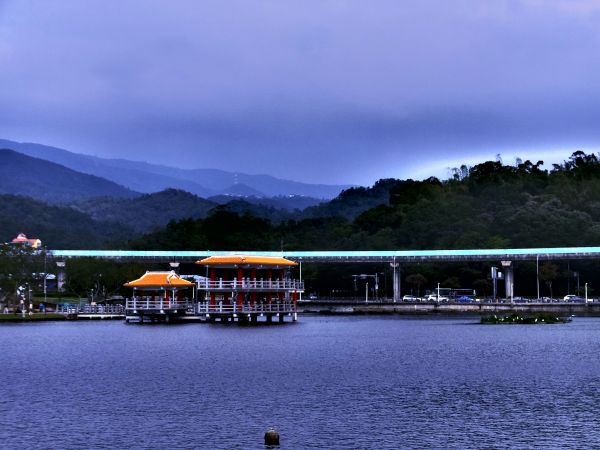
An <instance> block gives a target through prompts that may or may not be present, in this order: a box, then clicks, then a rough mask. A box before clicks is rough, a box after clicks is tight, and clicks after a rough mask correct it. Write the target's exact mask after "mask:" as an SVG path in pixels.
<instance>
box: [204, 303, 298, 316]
mask: <svg viewBox="0 0 600 450" xmlns="http://www.w3.org/2000/svg"><path fill="white" fill-rule="evenodd" d="M194 312H195V313H196V314H288V313H289V314H292V313H295V312H296V306H295V305H294V303H293V302H289V301H285V302H273V303H270V304H269V303H258V302H257V303H255V304H253V305H252V304H247V303H245V304H243V305H241V306H240V305H237V304H236V303H235V302H233V303H223V302H219V303H217V304H215V305H211V304H210V302H200V303H197V304H196V307H195V309H194Z"/></svg>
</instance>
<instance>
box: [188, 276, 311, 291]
mask: <svg viewBox="0 0 600 450" xmlns="http://www.w3.org/2000/svg"><path fill="white" fill-rule="evenodd" d="M198 289H201V290H209V291H214V290H219V289H223V290H238V289H254V290H290V291H303V290H304V282H302V281H297V280H269V279H267V280H265V279H262V278H261V279H258V280H257V279H250V278H243V279H242V280H223V279H218V280H214V281H211V280H206V281H199V282H198Z"/></svg>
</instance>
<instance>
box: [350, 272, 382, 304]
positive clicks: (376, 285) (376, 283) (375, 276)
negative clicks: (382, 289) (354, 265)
mask: <svg viewBox="0 0 600 450" xmlns="http://www.w3.org/2000/svg"><path fill="white" fill-rule="evenodd" d="M352 276H353V277H354V289H355V290H356V279H357V278H360V279H361V280H366V279H367V278H369V277H371V278H374V279H375V294H374V295H375V298H377V294H378V291H379V273H377V272H375V273H374V274H366V273H361V274H360V275H352ZM368 285H369V283H368V282H367V286H368Z"/></svg>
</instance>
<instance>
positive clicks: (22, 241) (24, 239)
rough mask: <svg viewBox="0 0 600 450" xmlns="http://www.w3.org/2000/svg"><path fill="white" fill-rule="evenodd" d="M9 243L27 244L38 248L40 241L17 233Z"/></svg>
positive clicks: (40, 244)
mask: <svg viewBox="0 0 600 450" xmlns="http://www.w3.org/2000/svg"><path fill="white" fill-rule="evenodd" d="M10 243H11V244H22V245H29V246H31V247H32V248H40V247H41V246H42V241H41V240H39V239H29V238H28V237H27V235H26V234H25V233H19V234H18V235H17V237H16V238H14V239H13V240H12V241H10Z"/></svg>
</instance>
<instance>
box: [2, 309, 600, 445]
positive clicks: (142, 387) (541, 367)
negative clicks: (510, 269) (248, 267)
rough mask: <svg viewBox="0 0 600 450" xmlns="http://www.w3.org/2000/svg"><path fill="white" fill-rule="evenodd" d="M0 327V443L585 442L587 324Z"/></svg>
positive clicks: (593, 351)
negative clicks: (274, 434) (268, 436)
mask: <svg viewBox="0 0 600 450" xmlns="http://www.w3.org/2000/svg"><path fill="white" fill-rule="evenodd" d="M476 321H477V319H473V318H459V319H457V318H453V319H429V318H428V319H423V318H421V319H419V318H403V317H308V316H301V317H300V321H299V322H298V323H296V324H288V325H284V326H270V327H266V326H263V327H239V326H226V325H225V326H224V325H197V324H189V325H175V326H168V325H167V326H165V325H143V326H140V325H125V324H123V323H121V322H84V321H81V322H74V323H64V322H53V323H50V322H49V323H37V324H20V325H17V324H11V325H5V324H1V325H0V364H1V365H0V368H1V375H0V376H1V381H0V417H1V419H0V447H1V448H10V449H18V448H27V449H32V448H107V449H108V448H110V449H115V448H119V449H120V448H207V449H213V448H224V449H230V448H240V449H264V448H265V447H264V445H263V434H264V432H265V431H266V430H267V429H268V428H269V427H270V426H274V427H276V428H277V429H278V431H279V432H280V434H281V448H282V449H297V448H323V449H335V448H353V449H354V448H375V449H386V448H460V449H464V448H529V447H534V446H537V447H541V448H557V447H563V448H564V447H567V448H594V447H595V448H598V447H600V427H599V425H600V423H599V422H600V420H599V416H600V391H599V386H600V360H599V357H598V356H599V350H600V319H593V318H575V320H574V321H573V322H572V323H569V324H561V325H525V326H501V325H500V326H498V325H496V326H494V325H488V326H480V325H474V324H473V323H475V322H476Z"/></svg>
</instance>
